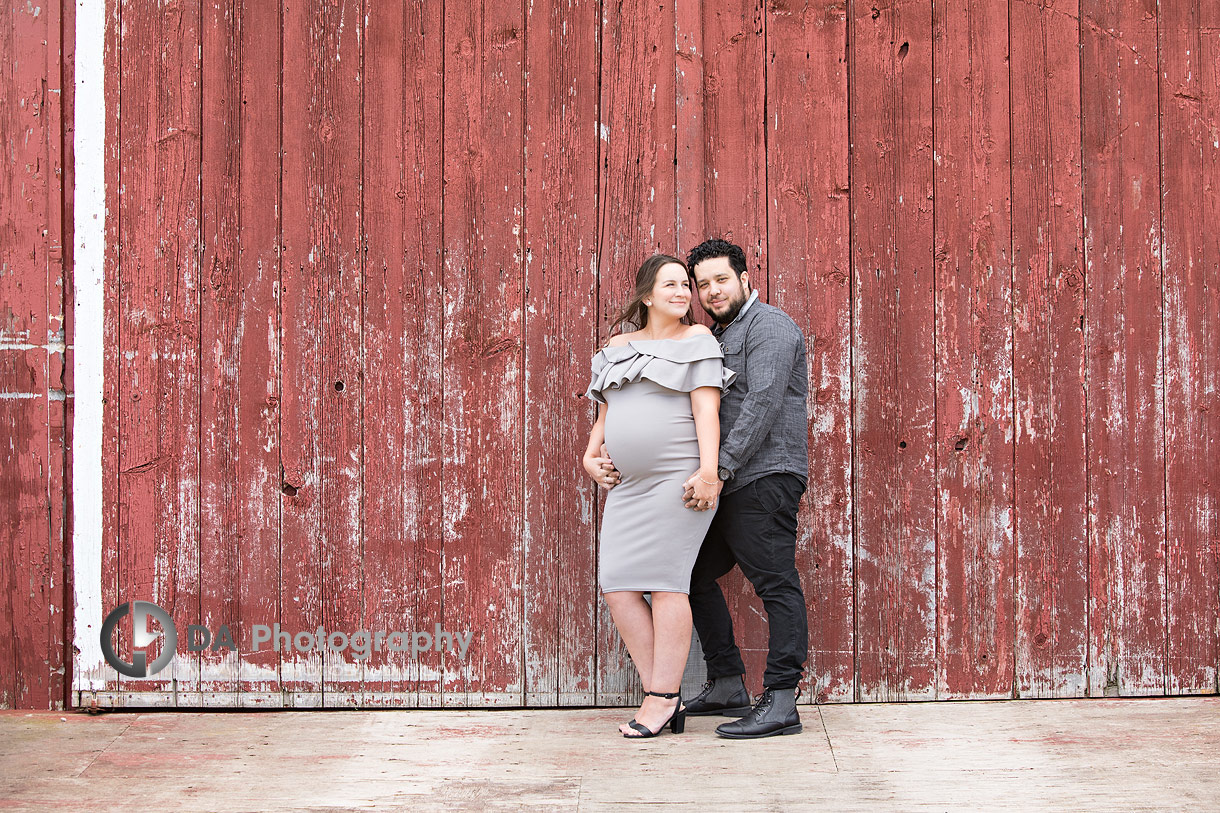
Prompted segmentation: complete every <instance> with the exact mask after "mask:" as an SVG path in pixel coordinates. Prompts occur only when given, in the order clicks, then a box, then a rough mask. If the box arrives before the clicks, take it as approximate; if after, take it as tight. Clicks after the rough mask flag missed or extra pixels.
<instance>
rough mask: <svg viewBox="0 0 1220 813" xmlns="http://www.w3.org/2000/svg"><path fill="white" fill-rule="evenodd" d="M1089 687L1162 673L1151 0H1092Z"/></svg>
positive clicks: (1087, 184) (1145, 682)
mask: <svg viewBox="0 0 1220 813" xmlns="http://www.w3.org/2000/svg"><path fill="white" fill-rule="evenodd" d="M1080 11H1081V30H1082V38H1083V42H1082V48H1081V54H1082V57H1081V75H1082V76H1083V77H1084V85H1083V98H1084V104H1083V132H1084V149H1083V157H1084V239H1085V280H1086V294H1085V341H1086V347H1087V358H1086V363H1087V367H1086V376H1087V381H1088V389H1087V391H1086V394H1085V398H1086V404H1087V414H1088V420H1087V423H1086V429H1087V432H1088V439H1089V455H1088V472H1089V694H1091V695H1101V694H1103V693H1105V694H1123V695H1128V694H1149V693H1159V692H1161V691H1162V690H1163V689H1164V687H1165V457H1164V436H1163V435H1164V410H1163V404H1162V386H1163V372H1162V334H1161V318H1162V307H1161V269H1160V264H1161V263H1160V237H1159V235H1160V232H1161V221H1160V183H1159V169H1160V168H1159V166H1158V163H1159V161H1158V143H1157V142H1158V135H1157V73H1156V64H1157V55H1156V30H1157V19H1156V8H1155V4H1151V3H1147V2H1143V3H1139V4H1119V5H1114V4H1111V3H1104V2H1100V1H1099V0H1082V2H1081V9H1080Z"/></svg>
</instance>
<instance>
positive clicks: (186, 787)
mask: <svg viewBox="0 0 1220 813" xmlns="http://www.w3.org/2000/svg"><path fill="white" fill-rule="evenodd" d="M802 717H803V721H804V723H805V732H804V733H803V734H801V735H798V736H793V737H775V738H771V739H766V740H756V741H745V742H743V741H733V740H725V739H721V738H719V737H716V736H715V735H714V733H713V729H714V728H715V726H716V725H717V724H718V723H720V722H721V721H722V720H723V718H713V717H704V718H691V719H690V720H689V721H688V723H687V729H686V733H685V734H683V735H681V736H674V735H671V734H665V735H663V736H661V737H659V738H657V739H655V740H651V741H648V742H629V741H626V740H624V739H622V738H621V737H620V736H618V734H617V732H616V731H615V728H616V726H617V725H618V723H619V722H621V721H622V720H623V719H624V713H623V710H621V709H592V710H576V711H531V710H525V711H522V710H506V711H431V710H429V711H368V712H365V711H336V712H325V711H322V712H299V711H298V712H255V713H241V712H212V713H189V712H164V711H161V712H150V713H106V714H101V715H98V716H92V717H91V716H89V715H86V714H83V713H66V714H65V713H56V712H36V713H29V712H19V711H8V712H0V809H5V810H51V809H55V810H108V809H116V808H121V809H126V810H153V809H160V810H164V809H171V808H172V809H177V810H312V811H320V810H365V809H373V808H383V809H420V810H433V809H436V810H442V809H457V810H486V809H505V808H507V809H513V808H522V807H528V808H530V809H557V810H574V809H580V810H619V809H624V808H628V807H629V808H630V809H632V810H640V809H645V808H664V809H667V810H679V809H689V810H700V811H704V810H726V811H729V810H731V811H749V810H805V809H807V810H814V809H816V810H912V809H925V808H927V809H936V810H1071V811H1078V810H1123V811H1126V810H1192V811H1193V810H1220V698H1191V699H1167V700H1166V699H1157V700H1080V701H1066V700H1058V701H1016V702H1012V701H1009V702H971V703H963V702H959V703H918V704H904V705H830V706H821V707H807V708H805V710H804V712H803V714H802Z"/></svg>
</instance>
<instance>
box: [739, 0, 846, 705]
mask: <svg viewBox="0 0 1220 813" xmlns="http://www.w3.org/2000/svg"><path fill="white" fill-rule="evenodd" d="M766 34H767V49H766V60H767V93H766V97H767V105H768V108H769V109H768V115H767V116H766V117H765V118H766V121H763V122H761V123H759V129H762V128H766V127H770V131H769V135H768V139H767V192H766V197H767V203H768V206H769V207H770V210H769V214H768V217H767V225H768V226H769V233H768V235H767V241H768V246H767V262H768V266H769V267H770V268H771V274H770V286H771V301H772V302H773V303H774V304H775V305H777V306H778V307H780V308H782V309H783V310H784V311H785V312H786V313H788V314H789V315H791V316H792V317H793V318H794V319H795V320H796V321H797V324H798V325H800V327H801V332H802V333H804V334H805V337H806V345H807V346H806V353H807V354H808V359H809V367H810V375H809V403H808V410H809V470H810V478H809V484H808V489H807V492H806V494H805V497H804V499H803V500H802V510H801V514H800V518H799V524H798V527H799V529H800V531H799V533H800V536H799V538H798V541H797V570H798V571H799V572H800V574H801V582H802V586H803V588H804V590H805V601H806V604H807V605H808V614H809V663H808V664H807V665H806V668H805V673H806V679H805V682H804V685H803V690H804V694H805V696H806V697H809V698H813V699H816V700H818V702H823V701H828V700H850V699H851V698H852V697H853V696H854V694H855V614H854V609H855V608H854V606H853V604H854V602H853V598H854V592H855V591H854V587H853V583H852V579H853V572H852V564H853V563H852V500H851V484H852V467H851V436H852V425H851V417H852V416H851V284H850V280H851V243H850V239H849V238H850V234H851V228H850V218H851V207H850V199H849V197H848V171H849V157H848V155H849V149H848V146H849V145H848V133H847V122H848V119H847V96H848V93H847V64H846V39H847V18H846V9H845V7H844V6H842V5H830V6H820V5H815V4H812V3H808V2H800V3H790V4H789V3H784V4H780V3H772V4H771V5H770V7H769V9H768V13H767V18H766Z"/></svg>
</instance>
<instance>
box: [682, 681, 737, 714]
mask: <svg viewBox="0 0 1220 813" xmlns="http://www.w3.org/2000/svg"><path fill="white" fill-rule="evenodd" d="M686 713H687V714H689V715H691V716H692V717H706V716H708V715H710V714H723V715H724V716H725V717H743V716H745V715H746V714H749V713H750V693H749V692H747V691H746V684H745V681H744V680H742V676H741V675H729V676H728V677H720V678H712V679H711V680H709V681H708V682H707V683H704V684H703V691H701V692H699V694H698V695H696V696H695V697H694V698H693V699H691V700H690V701H688V702H687V704H686Z"/></svg>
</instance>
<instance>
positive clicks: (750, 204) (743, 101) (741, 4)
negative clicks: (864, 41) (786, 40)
mask: <svg viewBox="0 0 1220 813" xmlns="http://www.w3.org/2000/svg"><path fill="white" fill-rule="evenodd" d="M675 14H676V23H677V48H676V61H675V74H674V75H675V83H676V84H675V90H676V99H675V104H676V116H677V122H678V128H677V130H676V133H677V136H676V138H677V141H676V145H675V153H676V155H677V158H678V163H677V169H676V170H675V172H676V177H675V191H676V195H677V199H676V204H677V218H678V221H677V236H678V246H677V248H678V250H680V251H681V252H683V253H685V252H687V251H689V250H690V249H691V248H693V247H694V246H696V245H697V244H699V243H701V242H702V241H703V240H705V239H707V238H708V237H722V238H724V239H726V240H730V241H732V242H734V243H736V244H737V245H739V246H741V247H742V248H743V249H744V250H745V253H746V263H747V265H748V266H749V269H750V276H751V278H752V279H753V280H754V283H755V286H756V287H757V288H758V289H759V295H760V296H762V297H764V298H765V297H766V294H767V274H768V264H767V201H766V187H767V151H766V150H767V145H766V134H765V118H766V111H765V109H764V105H765V102H766V99H767V93H766V90H767V74H766V73H765V71H764V68H765V64H764V63H765V60H766V54H765V52H766V42H765V38H764V36H763V2H762V0H729V1H728V2H725V0H718V1H717V2H714V3H713V2H704V0H678V2H677V3H676V9H675ZM696 310H698V306H696ZM760 606H761V605H760Z"/></svg>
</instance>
